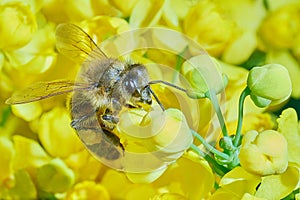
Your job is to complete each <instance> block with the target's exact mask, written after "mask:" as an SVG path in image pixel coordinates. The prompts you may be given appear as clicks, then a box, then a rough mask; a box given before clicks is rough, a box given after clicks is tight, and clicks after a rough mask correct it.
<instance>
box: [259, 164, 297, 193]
mask: <svg viewBox="0 0 300 200" xmlns="http://www.w3.org/2000/svg"><path fill="white" fill-rule="evenodd" d="M299 180H300V168H299V166H297V167H296V166H289V167H288V168H287V170H286V171H285V172H284V173H282V174H279V175H270V176H265V177H262V181H261V185H260V186H259V187H258V189H257V191H256V193H255V196H256V197H261V198H266V199H283V198H284V197H286V196H287V195H289V194H290V193H291V192H293V191H294V190H296V189H297V188H299V182H300V181H299Z"/></svg>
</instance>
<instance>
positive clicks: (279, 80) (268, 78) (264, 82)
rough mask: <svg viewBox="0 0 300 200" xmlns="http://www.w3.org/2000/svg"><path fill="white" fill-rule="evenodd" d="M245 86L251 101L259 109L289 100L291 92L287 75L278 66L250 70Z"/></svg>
mask: <svg viewBox="0 0 300 200" xmlns="http://www.w3.org/2000/svg"><path fill="white" fill-rule="evenodd" d="M247 86H248V87H249V89H250V90H251V98H252V100H253V101H254V103H255V104H256V105H257V106H259V107H262V106H266V105H269V104H270V103H271V104H273V105H274V104H278V103H281V102H283V101H285V100H286V99H287V98H289V96H290V95H291V92H292V83H291V79H290V76H289V73H288V71H287V69H286V68H285V67H284V66H282V65H279V64H267V65H264V66H262V67H254V68H252V69H251V70H250V72H249V75H248V80H247Z"/></svg>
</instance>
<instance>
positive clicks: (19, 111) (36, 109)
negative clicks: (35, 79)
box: [11, 102, 43, 122]
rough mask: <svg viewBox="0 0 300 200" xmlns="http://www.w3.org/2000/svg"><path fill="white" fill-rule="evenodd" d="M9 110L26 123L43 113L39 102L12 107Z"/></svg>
mask: <svg viewBox="0 0 300 200" xmlns="http://www.w3.org/2000/svg"><path fill="white" fill-rule="evenodd" d="M11 108H12V112H13V113H14V114H15V115H16V116H18V117H21V118H22V119H24V120H25V121H28V122H29V121H32V120H34V119H36V118H38V117H39V116H40V115H41V114H42V112H43V110H42V106H41V104H40V103H39V102H32V103H27V104H17V105H12V107H11Z"/></svg>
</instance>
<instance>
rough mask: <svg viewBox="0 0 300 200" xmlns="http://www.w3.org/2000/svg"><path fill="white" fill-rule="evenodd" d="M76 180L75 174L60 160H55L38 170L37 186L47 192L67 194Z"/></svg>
mask: <svg viewBox="0 0 300 200" xmlns="http://www.w3.org/2000/svg"><path fill="white" fill-rule="evenodd" d="M74 180H75V176H74V173H73V171H72V170H71V169H69V168H68V167H67V165H66V164H65V163H64V162H63V161H62V160H60V159H58V158H57V159H53V160H52V161H50V162H49V163H48V164H45V165H43V166H41V167H39V168H38V169H37V184H38V186H39V188H40V189H42V190H43V191H46V192H53V193H58V192H65V191H66V190H67V189H69V188H70V187H71V186H72V185H73V183H74Z"/></svg>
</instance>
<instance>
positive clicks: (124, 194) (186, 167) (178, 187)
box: [101, 152, 214, 199]
mask: <svg viewBox="0 0 300 200" xmlns="http://www.w3.org/2000/svg"><path fill="white" fill-rule="evenodd" d="M195 180H197V181H195ZM101 184H102V185H104V187H105V188H107V190H108V191H109V193H110V194H111V198H112V199H118V198H119V199H120V198H121V199H122V198H125V199H126V198H128V199H137V198H138V197H139V198H140V199H149V198H150V199H151V198H154V199H164V198H166V197H172V198H174V199H201V198H205V197H208V196H209V192H210V191H211V189H212V188H213V184H214V176H213V173H212V171H211V169H210V167H209V165H208V164H207V162H206V161H204V160H202V159H199V158H198V157H197V156H195V155H194V154H193V153H191V152H189V153H187V154H184V156H183V157H181V158H179V159H178V160H177V161H176V163H173V164H171V165H170V167H169V168H168V169H167V170H166V172H165V173H164V174H163V175H162V176H161V177H160V178H159V179H157V180H156V181H154V182H153V183H151V184H149V183H147V184H145V183H144V184H141V183H140V184H133V183H131V182H130V181H129V180H128V179H126V176H125V175H124V174H122V173H120V172H116V171H113V170H108V171H106V173H105V174H104V176H103V179H102V181H101ZM129 197H131V198H129Z"/></svg>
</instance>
